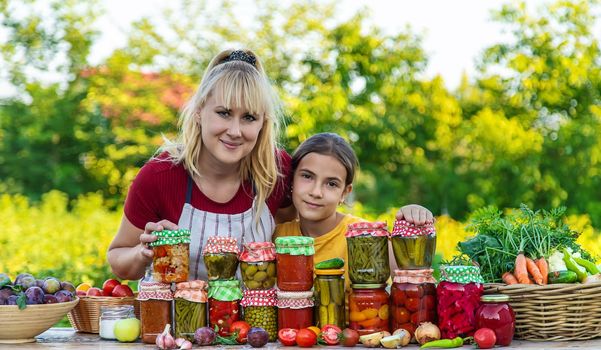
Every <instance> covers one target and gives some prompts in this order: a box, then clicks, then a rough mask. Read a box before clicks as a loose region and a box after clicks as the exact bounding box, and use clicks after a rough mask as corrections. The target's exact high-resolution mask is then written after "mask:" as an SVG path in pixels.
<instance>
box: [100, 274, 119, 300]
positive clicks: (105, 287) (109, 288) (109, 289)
mask: <svg viewBox="0 0 601 350" xmlns="http://www.w3.org/2000/svg"><path fill="white" fill-rule="evenodd" d="M120 284H121V282H119V281H117V280H116V279H113V278H111V279H108V280H106V281H104V283H103V284H102V291H103V292H104V295H106V296H110V295H111V294H112V293H113V288H115V287H116V286H118V285H120Z"/></svg>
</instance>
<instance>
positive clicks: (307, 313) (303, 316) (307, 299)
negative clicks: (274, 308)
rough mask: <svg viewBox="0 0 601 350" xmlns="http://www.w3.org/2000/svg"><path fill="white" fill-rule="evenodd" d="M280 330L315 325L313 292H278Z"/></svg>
mask: <svg viewBox="0 0 601 350" xmlns="http://www.w3.org/2000/svg"><path fill="white" fill-rule="evenodd" d="M277 297H278V301H277V303H278V329H283V328H294V329H301V328H307V327H310V326H312V325H313V305H314V303H313V292H312V291H308V292H283V291H278V292H277Z"/></svg>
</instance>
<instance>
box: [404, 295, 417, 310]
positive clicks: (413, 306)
mask: <svg viewBox="0 0 601 350" xmlns="http://www.w3.org/2000/svg"><path fill="white" fill-rule="evenodd" d="M405 307H406V308H407V310H409V311H411V312H415V311H417V310H418V309H419V298H407V299H405Z"/></svg>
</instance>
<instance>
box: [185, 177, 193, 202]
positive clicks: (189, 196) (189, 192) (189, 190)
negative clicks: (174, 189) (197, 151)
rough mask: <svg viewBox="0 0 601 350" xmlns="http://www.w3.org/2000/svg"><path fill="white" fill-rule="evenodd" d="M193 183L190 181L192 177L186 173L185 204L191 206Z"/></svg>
mask: <svg viewBox="0 0 601 350" xmlns="http://www.w3.org/2000/svg"><path fill="white" fill-rule="evenodd" d="M193 184H194V181H192V177H191V176H190V174H189V173H188V185H187V186H188V188H187V189H186V203H188V204H190V205H192V185H193Z"/></svg>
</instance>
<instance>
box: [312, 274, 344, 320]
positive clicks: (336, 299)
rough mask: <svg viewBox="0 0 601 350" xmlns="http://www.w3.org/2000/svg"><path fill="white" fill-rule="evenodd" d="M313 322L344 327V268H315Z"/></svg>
mask: <svg viewBox="0 0 601 350" xmlns="http://www.w3.org/2000/svg"><path fill="white" fill-rule="evenodd" d="M313 290H314V294H315V324H316V325H317V327H320V328H321V327H323V326H325V325H327V324H333V325H336V326H338V327H340V329H344V328H345V327H346V319H345V309H344V270H343V269H331V270H318V269H317V270H315V282H314V283H313Z"/></svg>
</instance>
